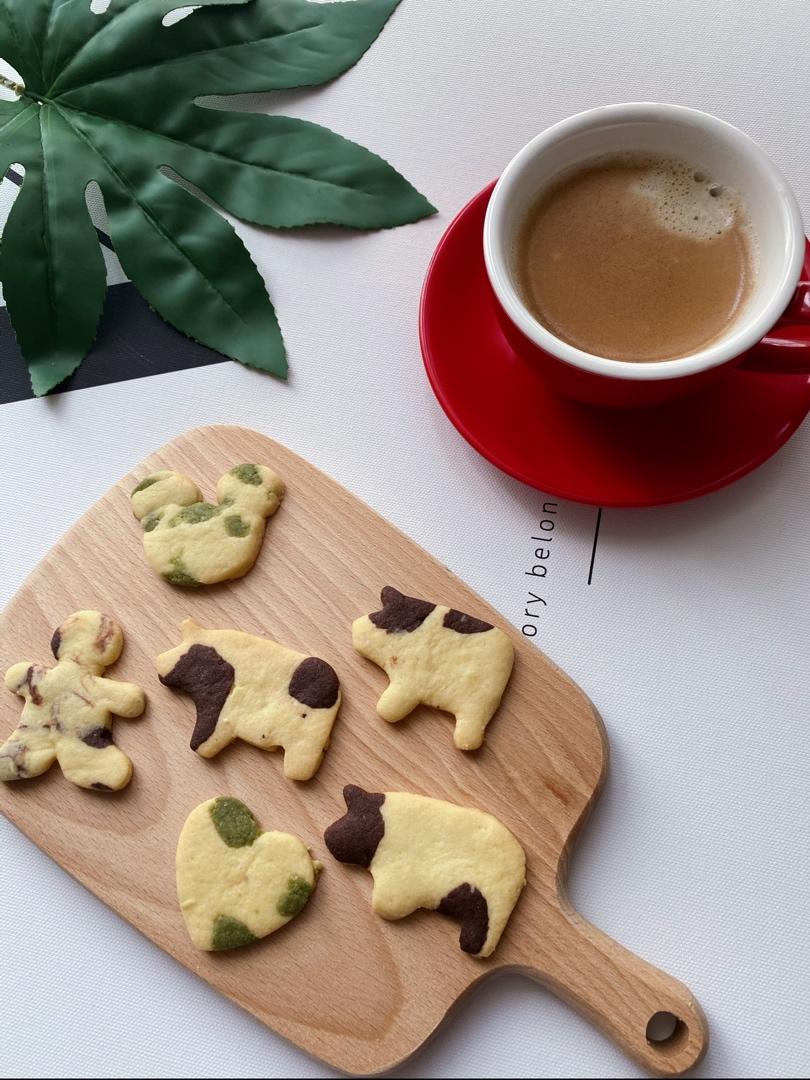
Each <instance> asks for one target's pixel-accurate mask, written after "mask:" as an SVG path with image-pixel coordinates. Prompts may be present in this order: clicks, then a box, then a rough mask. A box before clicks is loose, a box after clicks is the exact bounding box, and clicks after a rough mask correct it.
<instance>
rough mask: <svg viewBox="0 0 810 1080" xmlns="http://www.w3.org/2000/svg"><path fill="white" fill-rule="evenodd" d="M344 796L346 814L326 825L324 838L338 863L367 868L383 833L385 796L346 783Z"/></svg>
mask: <svg viewBox="0 0 810 1080" xmlns="http://www.w3.org/2000/svg"><path fill="white" fill-rule="evenodd" d="M343 798H344V799H345V800H346V806H347V808H348V809H347V813H346V814H344V815H343V817H342V818H340V819H339V820H338V821H336V822H334V824H332V825H330V826H329V828H328V829H327V830H326V832H325V833H324V834H323V838H324V841H325V842H326V846H327V847H328V848H329V850H330V851H331V852H332V854H333V855H334V857H335V858H336V859H337V860H338V861H339V862H345V863H354V864H355V865H357V866H365V867H368V866H370V865H371V860H372V859H373V858H374V856H375V854H376V852H377V847H378V845H379V843H380V841H381V840H382V838H383V836H384V835H385V820H384V819H383V816H382V813H381V812H380V808H381V806H382V804H383V803H384V802H385V795H383V794H382V792H379V791H364V790H363V789H362V788H361V787H357V786H356V785H355V784H347V785H346V787H345V788H344V789H343Z"/></svg>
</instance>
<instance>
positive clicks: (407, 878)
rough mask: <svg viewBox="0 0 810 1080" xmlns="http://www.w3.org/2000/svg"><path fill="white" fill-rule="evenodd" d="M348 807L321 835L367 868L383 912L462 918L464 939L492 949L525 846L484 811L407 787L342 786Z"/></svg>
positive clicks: (519, 876)
mask: <svg viewBox="0 0 810 1080" xmlns="http://www.w3.org/2000/svg"><path fill="white" fill-rule="evenodd" d="M343 796H344V798H345V800H346V806H347V808H348V809H347V813H346V814H345V815H344V817H342V818H341V819H340V820H339V821H336V822H335V823H334V825H331V826H330V827H329V828H328V829H327V830H326V832H325V834H324V840H325V841H326V845H327V847H328V848H329V850H330V851H331V853H332V854H333V855H334V856H335V858H336V859H339V860H340V861H341V862H348V863H356V864H358V865H360V866H365V867H368V868H369V869H370V870H371V874H372V877H373V878H374V890H373V892H372V897H371V903H372V907H373V908H374V910H375V911H376V912H377V914H378V915H381V916H382V917H383V918H384V919H402V918H404V917H405V916H406V915H410V914H411V913H412V912H414V911H416V910H417V909H418V908H428V909H429V910H438V911H439V912H441V913H442V914H445V915H449V916H451V917H453V918H455V919H457V920H458V921H459V922H460V923H461V937H460V945H461V948H462V949H463V950H464V951H465V952H469V953H471V954H472V955H474V956H477V957H486V956H489V955H490V954H491V953H492V952H493V950H494V949H495V947H496V945H497V944H498V942H499V940H500V938H501V934H502V933H503V931H504V928H505V927H506V924H507V922H508V920H509V916H510V915H511V914H512V910H513V908H514V906H515V904H516V903H517V901H518V897H519V896H520V894H521V892H522V890H523V886H524V885H525V884H526V857H525V855H524V852H523V848H522V847H521V845H520V844H519V843H518V841H517V840H516V839H515V837H514V836H513V835H512V833H511V832H510V831H509V830H508V829H507V828H506V826H505V825H502V824H501V822H500V821H498V820H497V818H494V817H493V816H492V815H491V814H486V813H484V812H483V811H482V810H476V809H473V808H470V807H464V806H456V805H455V804H454V803H449V802H444V801H442V800H441V799H430V798H427V797H426V796H424V795H411V794H409V793H407V792H400V791H388V792H385V793H382V792H368V791H364V790H363V789H362V788H359V787H355V786H354V785H349V786H348V787H346V788H344V791H343Z"/></svg>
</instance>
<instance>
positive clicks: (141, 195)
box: [65, 113, 287, 378]
mask: <svg viewBox="0 0 810 1080" xmlns="http://www.w3.org/2000/svg"><path fill="white" fill-rule="evenodd" d="M65 115H66V116H67V115H70V114H67V113H66V114H65ZM70 121H71V122H72V123H73V125H74V127H75V130H76V131H77V132H78V133H79V134H80V135H81V136H82V137H83V138H84V139H85V140H86V142H87V144H88V146H90V147H92V149H93V151H94V152H95V154H96V156H97V158H98V160H99V163H100V165H99V166H97V168H96V174H95V175H96V179H98V181H99V183H100V184H101V189H102V191H103V192H104V199H105V202H106V205H107V213H108V216H109V219H110V232H111V234H112V238H113V242H114V244H115V250H116V252H117V254H118V257H119V259H120V260H121V265H122V266H123V268H124V272H125V273H126V274H127V276H128V277H130V278H131V279H132V281H133V282H134V283H135V285H136V286H137V288H138V290H139V292H141V293H142V294H143V296H144V297H145V298H146V300H148V301H149V303H150V304H151V305H152V307H154V308H155V310H157V311H159V312H160V314H161V315H162V316H163V317H164V318H165V319H167V320H168V321H169V322H171V323H173V324H174V325H175V326H178V327H180V328H181V329H182V330H183V332H184V333H186V334H188V335H189V337H193V338H195V339H196V340H197V341H203V342H205V344H206V345H209V346H211V348H214V349H219V351H220V352H223V353H225V354H226V355H227V356H232V357H233V358H234V359H235V360H241V362H242V363H243V364H249V365H250V366H251V367H256V368H260V369H262V370H264V371H269V372H270V373H271V374H273V375H278V376H280V377H282V378H283V377H284V376H286V374H287V363H286V360H285V358H284V343H283V341H282V338H281V331H280V330H279V328H278V323H277V321H276V317H275V312H274V311H273V307H272V304H271V303H270V302H269V300H268V299H267V293H266V292H265V288H264V284H263V282H262V279H261V277H260V276H259V274H258V273H257V271H256V267H255V265H254V263H253V260H252V259H251V257H250V255H249V254H248V252H247V250H246V249H245V247H244V245H243V244H242V241H241V240H240V239H239V237H238V236H237V235H236V233H235V232H234V231H233V229H232V228H231V227H230V225H229V224H228V223H227V222H226V221H225V220H224V218H221V217H220V216H219V214H217V213H216V211H215V210H212V209H210V208H209V207H208V206H206V205H205V204H204V203H202V202H200V200H199V199H197V198H196V197H195V196H194V195H191V194H190V193H189V192H187V191H185V190H184V189H183V188H181V187H179V186H178V185H177V184H175V183H174V182H173V181H171V180H169V179H167V177H165V176H163V174H162V173H160V172H158V171H157V170H156V169H155V168H154V166H153V165H151V164H150V162H149V161H148V160H146V161H144V159H143V157H142V156H141V154H140V149H139V144H138V143H137V142H136V141H134V140H133V141H128V140H126V139H121V138H115V135H116V134H117V133H116V132H115V131H114V129H113V128H111V127H110V126H109V125H105V124H103V123H99V122H98V121H97V120H95V119H94V118H93V117H88V116H84V115H81V114H77V113H74V114H72V115H70Z"/></svg>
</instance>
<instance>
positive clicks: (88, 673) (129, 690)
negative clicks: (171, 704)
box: [0, 611, 146, 791]
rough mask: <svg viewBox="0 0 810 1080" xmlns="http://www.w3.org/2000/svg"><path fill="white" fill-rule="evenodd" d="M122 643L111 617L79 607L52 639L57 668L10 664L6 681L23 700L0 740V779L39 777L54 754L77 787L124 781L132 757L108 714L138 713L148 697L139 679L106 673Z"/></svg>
mask: <svg viewBox="0 0 810 1080" xmlns="http://www.w3.org/2000/svg"><path fill="white" fill-rule="evenodd" d="M123 645H124V635H123V632H122V630H121V627H120V626H119V625H118V623H117V622H115V621H114V620H113V619H111V618H109V616H107V615H102V613H101V612H100V611H77V612H76V613H75V614H74V615H71V616H70V617H69V618H68V619H66V620H65V622H63V623H62V625H61V626H60V627H59V629H58V630H57V631H56V633H55V634H54V635H53V638H52V639H51V649H52V651H53V654H54V656H55V657H56V659H57V663H56V665H55V666H54V667H50V668H49V667H43V666H41V665H40V664H33V663H27V662H26V663H21V664H14V666H13V667H11V668H9V670H8V671H7V672H6V686H7V687H8V689H9V690H12V691H13V692H14V693H15V694H19V695H20V697H21V698H23V699H24V700H25V705H24V706H23V711H22V716H21V717H20V723H19V724H18V725H17V727H16V729H15V730H14V731H13V732H12V733H11V735H10V736H9V738H8V739H6V741H5V742H4V743H3V745H2V746H0V780H20V779H24V778H27V777H31V776H39V775H40V773H44V772H45V770H46V769H48V768H50V766H51V765H52V764H53V763H54V761H58V762H59V766H60V768H61V769H62V772H63V774H64V775H65V777H67V779H68V780H70V781H72V782H73V783H74V784H76V785H78V786H79V787H83V788H96V789H97V790H99V791H119V790H120V789H121V788H123V787H126V785H127V784H128V783H129V781H130V778H131V776H132V762H131V761H130V760H129V758H128V757H127V756H126V754H124V753H123V751H121V750H119V749H118V747H117V746H115V745H114V744H113V737H112V727H111V724H112V720H111V714H114V715H115V716H126V717H134V716H140V714H141V713H142V712H143V710H144V706H145V704H146V699H145V698H144V693H143V690H141V688H140V687H139V686H135V685H134V684H133V683H123V682H116V681H115V680H113V679H106V678H104V674H103V673H104V669H105V668H107V667H109V666H110V665H111V664H114V663H115V661H116V660H117V659H118V657H119V656H120V655H121V649H122V648H123Z"/></svg>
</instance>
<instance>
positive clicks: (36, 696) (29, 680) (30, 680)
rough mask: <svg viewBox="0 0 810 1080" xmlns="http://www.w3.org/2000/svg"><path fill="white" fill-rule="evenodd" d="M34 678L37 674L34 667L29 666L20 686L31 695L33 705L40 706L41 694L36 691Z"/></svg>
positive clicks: (32, 665)
mask: <svg viewBox="0 0 810 1080" xmlns="http://www.w3.org/2000/svg"><path fill="white" fill-rule="evenodd" d="M36 678H37V674H36V669H35V665H34V664H31V666H30V667H29V669H28V671H26V673H25V679H24V680H23V684H22V685H23V686H27V687H28V693H29V694H30V695H31V700H32V701H33V703H34V704H35V705H41V704H42V694H40V692H39V690H38V689H37V684H36Z"/></svg>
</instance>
